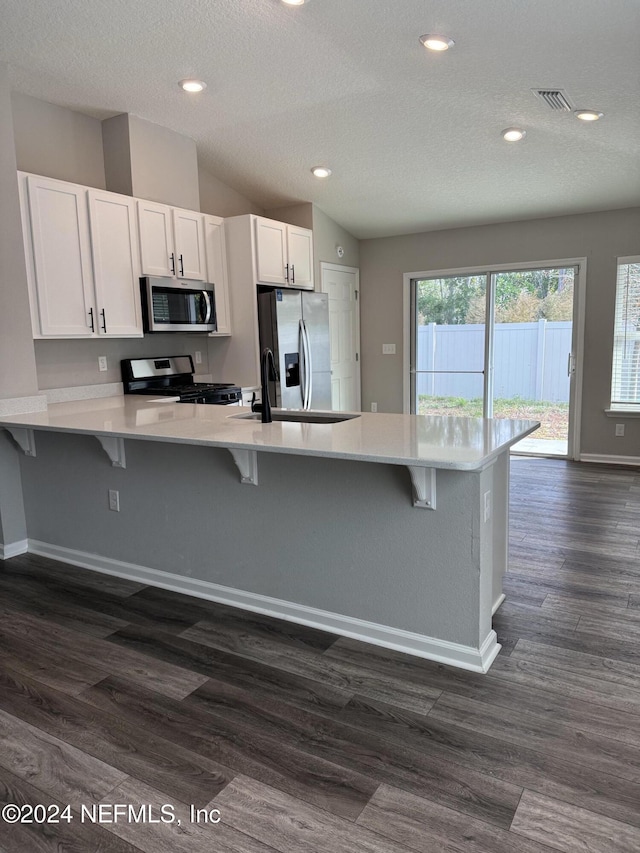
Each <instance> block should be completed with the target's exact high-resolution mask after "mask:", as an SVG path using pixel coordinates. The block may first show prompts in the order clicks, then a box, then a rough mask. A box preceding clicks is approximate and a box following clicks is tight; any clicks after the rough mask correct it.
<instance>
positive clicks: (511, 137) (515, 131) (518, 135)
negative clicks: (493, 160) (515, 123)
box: [502, 127, 527, 142]
mask: <svg viewBox="0 0 640 853" xmlns="http://www.w3.org/2000/svg"><path fill="white" fill-rule="evenodd" d="M526 135H527V131H526V130H522V129H521V128H519V127H508V128H506V130H503V131H502V138H503V139H504V140H505V142H520V140H521V139H524V137H525V136H526Z"/></svg>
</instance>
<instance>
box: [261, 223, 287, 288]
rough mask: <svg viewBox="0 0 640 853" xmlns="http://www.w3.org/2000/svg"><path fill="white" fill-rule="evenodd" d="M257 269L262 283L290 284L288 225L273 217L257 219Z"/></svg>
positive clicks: (284, 285)
mask: <svg viewBox="0 0 640 853" xmlns="http://www.w3.org/2000/svg"><path fill="white" fill-rule="evenodd" d="M256 270H257V273H258V281H259V282H262V284H279V285H281V286H282V287H286V286H287V284H288V280H287V274H288V262H287V226H286V225H285V223H284V222H276V221H275V220H273V219H263V218H261V217H258V218H257V219H256Z"/></svg>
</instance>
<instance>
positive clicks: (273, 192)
mask: <svg viewBox="0 0 640 853" xmlns="http://www.w3.org/2000/svg"><path fill="white" fill-rule="evenodd" d="M426 32H442V33H445V34H446V35H449V36H450V37H451V38H453V39H455V41H456V45H455V47H454V48H453V49H452V50H450V51H448V52H447V53H444V54H434V53H430V52H428V51H426V50H425V49H424V48H423V47H422V46H421V45H420V43H419V41H418V37H419V36H420V35H421V34H423V33H426ZM639 43H640V2H638V0H560V2H558V0H482V2H479V0H434V2H429V0H308V2H307V3H306V4H305V5H304V6H299V7H290V6H285V5H283V4H282V3H280V2H279V0H173V2H172V1H171V0H137V2H135V3H134V2H131V0H0V61H5V62H7V63H8V64H9V67H10V72H11V79H12V85H13V88H14V89H15V90H16V91H19V92H23V93H25V94H28V95H32V96H34V97H37V98H41V99H43V100H46V101H51V102H52V103H55V104H60V105H63V106H68V107H71V108H73V109H76V110H80V111H83V112H87V113H89V114H90V115H93V116H96V117H99V118H105V117H108V116H111V115H114V114H116V113H122V112H129V113H134V114H136V115H138V116H141V117H143V118H145V119H148V120H150V121H153V122H157V123H158V124H162V125H165V126H166V127H169V128H171V129H173V130H176V131H178V132H180V133H184V134H186V135H188V136H191V137H193V138H194V139H195V140H196V143H197V148H198V153H199V158H200V160H201V163H202V165H203V166H204V167H205V168H207V169H208V170H209V171H211V172H213V173H214V174H216V175H218V176H219V177H220V178H221V179H222V180H224V181H225V182H226V183H228V184H230V185H231V186H232V187H234V188H235V189H237V190H238V191H240V192H242V193H243V194H245V195H246V196H248V197H249V198H251V199H252V200H254V201H255V202H256V203H257V204H259V205H261V206H263V207H265V208H272V207H278V206H280V205H285V204H290V203H293V202H296V201H312V202H314V203H316V204H317V205H318V206H319V207H320V208H321V209H322V210H324V211H325V212H326V213H327V214H328V215H329V216H331V217H332V218H333V219H335V220H336V221H337V222H339V223H341V224H342V225H343V226H344V227H345V228H347V229H348V230H349V231H351V232H352V233H353V234H354V235H356V236H357V237H376V236H383V235H388V234H401V233H410V232H416V231H423V230H430V229H441V228H448V227H456V226H460V225H471V224H480V223H487V222H495V221H504V220H507V219H527V218H533V217H542V216H553V215H559V214H564V213H580V212H584V211H593V210H604V209H612V208H618V207H630V206H635V205H638V204H640V110H638V95H639V93H640V49H639V47H638V44H639ZM190 76H196V77H199V78H201V79H203V80H206V82H207V84H208V88H207V89H206V91H205V92H204V93H202V94H201V95H197V96H187V95H185V94H184V93H183V92H181V91H180V90H179V89H178V87H177V85H176V84H177V81H178V80H180V79H182V78H184V77H190ZM534 87H558V88H562V89H564V90H565V91H566V93H567V95H568V97H569V98H570V99H571V101H572V103H573V105H574V106H575V107H590V108H595V109H598V110H600V111H602V112H604V113H605V117H604V118H603V119H602V120H601V121H599V122H597V123H594V124H589V125H587V124H584V123H582V122H580V121H578V120H577V119H575V117H574V116H573V115H572V114H571V113H564V112H554V111H552V110H550V109H549V107H547V106H546V105H545V104H544V103H543V102H542V101H540V100H539V99H537V98H536V97H534V95H533V94H532V92H531V89H532V88H534ZM510 125H520V126H522V127H524V128H525V129H526V130H527V136H526V138H525V140H523V142H521V143H519V144H512V145H508V144H507V143H505V142H503V140H502V138H501V136H500V131H501V130H502V129H503V128H505V127H508V126H510ZM319 163H326V164H328V165H329V166H330V167H331V169H332V170H333V175H332V177H331V178H330V179H329V180H328V181H325V182H322V183H321V182H319V181H318V180H317V179H315V178H313V177H312V175H311V174H310V171H309V170H310V168H311V167H312V166H314V165H317V164H319Z"/></svg>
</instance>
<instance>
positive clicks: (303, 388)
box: [298, 319, 307, 409]
mask: <svg viewBox="0 0 640 853" xmlns="http://www.w3.org/2000/svg"><path fill="white" fill-rule="evenodd" d="M304 333H305V329H304V325H303V322H302V319H300V320H298V352H299V353H300V358H301V359H302V364H301V365H300V368H301V369H300V398H301V400H302V408H303V409H305V408H306V405H305V403H306V399H307V356H306V347H305V339H304Z"/></svg>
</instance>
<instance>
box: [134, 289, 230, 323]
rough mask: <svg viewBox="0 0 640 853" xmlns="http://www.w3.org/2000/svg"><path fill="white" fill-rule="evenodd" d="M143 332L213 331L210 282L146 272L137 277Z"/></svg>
mask: <svg viewBox="0 0 640 853" xmlns="http://www.w3.org/2000/svg"><path fill="white" fill-rule="evenodd" d="M140 287H141V292H142V318H143V322H144V330H145V332H215V331H216V330H217V325H216V302H215V294H214V287H213V285H212V284H204V283H202V282H200V281H189V280H187V279H174V278H158V277H152V276H146V277H145V278H141V279H140Z"/></svg>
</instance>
